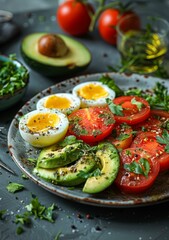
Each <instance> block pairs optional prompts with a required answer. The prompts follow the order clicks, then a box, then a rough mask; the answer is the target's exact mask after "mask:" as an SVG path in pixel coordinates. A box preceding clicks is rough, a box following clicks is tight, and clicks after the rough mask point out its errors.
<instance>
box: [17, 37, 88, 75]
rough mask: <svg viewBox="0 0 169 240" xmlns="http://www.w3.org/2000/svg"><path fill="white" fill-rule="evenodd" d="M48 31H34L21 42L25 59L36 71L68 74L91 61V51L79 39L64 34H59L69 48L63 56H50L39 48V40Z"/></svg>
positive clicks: (76, 71) (81, 69)
mask: <svg viewBox="0 0 169 240" xmlns="http://www.w3.org/2000/svg"><path fill="white" fill-rule="evenodd" d="M46 34H47V33H32V34H29V35H27V36H26V37H25V38H24V39H23V40H22V42H21V54H22V57H23V59H24V61H25V62H26V63H27V64H28V65H29V66H30V67H31V68H32V69H34V70H35V71H37V72H39V73H40V74H43V75H45V76H48V77H56V76H65V75H66V76H67V75H72V74H74V73H79V72H81V71H83V70H84V69H86V68H87V67H88V65H89V64H90V62H91V53H90V51H89V50H88V49H87V48H86V46H85V45H84V44H82V43H80V42H79V41H77V40H75V39H73V38H71V37H68V36H66V35H63V34H57V36H58V37H60V38H61V39H62V40H63V41H64V42H65V44H66V46H67V48H68V52H67V54H65V55H64V56H61V57H49V56H45V55H43V54H41V53H40V52H39V50H38V41H39V39H40V38H42V37H43V36H44V35H46Z"/></svg>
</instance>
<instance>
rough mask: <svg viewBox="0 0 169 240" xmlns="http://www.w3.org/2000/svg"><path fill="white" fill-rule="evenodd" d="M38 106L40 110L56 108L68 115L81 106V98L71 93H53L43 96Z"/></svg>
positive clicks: (53, 109)
mask: <svg viewBox="0 0 169 240" xmlns="http://www.w3.org/2000/svg"><path fill="white" fill-rule="evenodd" d="M36 107H37V109H38V110H45V109H46V110H52V111H55V110H56V111H60V112H62V113H64V114H67V115H68V114H70V113H72V112H74V111H76V110H77V109H79V108H80V99H79V98H78V97H76V96H74V95H73V94H70V93H57V94H51V95H48V96H46V97H43V98H41V99H40V100H39V101H38V102H37V105H36Z"/></svg>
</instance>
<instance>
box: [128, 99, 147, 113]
mask: <svg viewBox="0 0 169 240" xmlns="http://www.w3.org/2000/svg"><path fill="white" fill-rule="evenodd" d="M131 103H132V104H134V105H136V106H137V108H138V110H139V111H140V110H141V109H142V107H143V105H144V104H143V103H142V102H139V101H137V100H136V99H135V98H132V99H131Z"/></svg>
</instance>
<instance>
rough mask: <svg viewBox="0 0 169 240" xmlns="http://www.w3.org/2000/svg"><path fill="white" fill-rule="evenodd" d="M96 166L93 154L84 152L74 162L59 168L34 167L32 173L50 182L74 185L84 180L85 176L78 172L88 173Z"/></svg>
mask: <svg viewBox="0 0 169 240" xmlns="http://www.w3.org/2000/svg"><path fill="white" fill-rule="evenodd" d="M95 166H96V161H95V157H94V156H93V154H84V155H83V156H82V157H81V158H80V159H79V160H78V161H77V162H76V163H75V164H73V165H71V166H67V167H60V168H52V169H46V168H35V169H34V173H35V174H37V175H38V176H40V177H42V178H45V179H47V180H48V181H52V183H55V184H60V185H63V186H76V185H79V184H81V183H83V182H85V180H86V179H85V178H83V177H81V176H80V175H79V174H78V173H80V172H83V173H84V174H88V173H90V172H92V170H94V168H95Z"/></svg>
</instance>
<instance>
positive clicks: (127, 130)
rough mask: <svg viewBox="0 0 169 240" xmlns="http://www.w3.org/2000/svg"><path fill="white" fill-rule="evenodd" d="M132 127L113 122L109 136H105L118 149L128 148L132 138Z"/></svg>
mask: <svg viewBox="0 0 169 240" xmlns="http://www.w3.org/2000/svg"><path fill="white" fill-rule="evenodd" d="M132 133H133V129H132V128H131V126H129V125H127V124H123V123H122V124H115V127H114V129H113V131H112V133H111V135H110V136H108V137H107V138H106V140H107V141H108V142H111V143H112V144H113V145H115V147H116V148H117V149H119V150H121V149H125V148H128V147H129V146H130V144H131V143H132V140H133V134H132Z"/></svg>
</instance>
